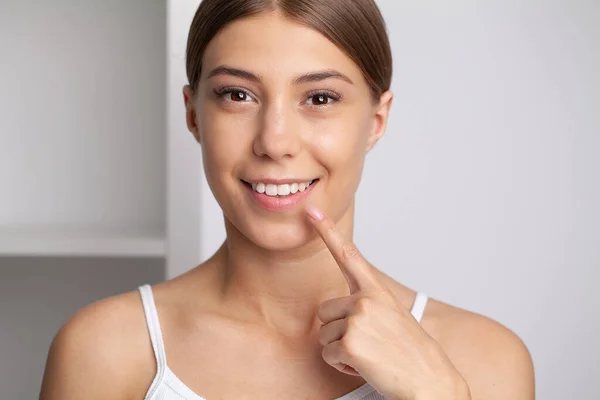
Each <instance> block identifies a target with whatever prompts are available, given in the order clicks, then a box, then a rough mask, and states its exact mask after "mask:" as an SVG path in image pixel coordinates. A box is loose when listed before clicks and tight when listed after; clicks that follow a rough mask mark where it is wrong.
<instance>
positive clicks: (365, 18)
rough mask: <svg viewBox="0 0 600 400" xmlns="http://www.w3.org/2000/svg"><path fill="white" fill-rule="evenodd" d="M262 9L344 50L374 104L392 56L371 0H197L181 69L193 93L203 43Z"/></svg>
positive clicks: (387, 75) (388, 74) (388, 80)
mask: <svg viewBox="0 0 600 400" xmlns="http://www.w3.org/2000/svg"><path fill="white" fill-rule="evenodd" d="M264 11H280V12H282V14H283V15H285V16H286V17H288V18H290V19H292V20H294V21H296V22H298V23H301V24H303V25H306V26H308V27H310V28H312V29H315V30H316V31H318V32H320V33H321V34H322V35H324V36H325V37H327V38H328V39H329V40H330V41H331V42H333V43H334V44H335V45H336V46H338V47H339V48H340V49H341V50H342V51H344V52H345V53H346V54H347V55H348V56H349V57H350V58H351V59H352V60H353V61H354V62H355V63H356V64H357V65H358V66H359V67H360V69H361V70H362V72H363V75H364V77H365V79H366V81H367V84H368V85H369V87H370V88H371V93H372V95H373V98H374V100H378V99H379V97H380V96H381V94H382V93H383V92H385V91H386V90H388V89H389V88H390V85H391V80H392V52H391V49H390V43H389V39H388V36H387V31H386V26H385V22H384V20H383V16H382V15H381V12H380V11H379V8H378V7H377V5H376V4H375V0H203V1H202V2H201V3H200V6H199V7H198V10H197V11H196V15H195V16H194V19H193V20H192V25H191V27H190V33H189V36H188V42H187V49H186V57H187V58H186V70H187V77H188V81H189V84H190V86H191V87H192V89H193V90H194V91H195V90H196V88H197V87H198V81H199V80H200V74H201V71H202V57H203V55H204V51H205V49H206V47H207V46H208V43H209V42H210V41H211V40H212V38H213V37H214V36H215V35H216V34H217V32H219V30H220V29H222V28H223V27H224V26H225V25H227V24H229V23H231V22H233V21H235V20H237V19H240V18H244V17H249V16H252V15H256V14H258V13H261V12H264Z"/></svg>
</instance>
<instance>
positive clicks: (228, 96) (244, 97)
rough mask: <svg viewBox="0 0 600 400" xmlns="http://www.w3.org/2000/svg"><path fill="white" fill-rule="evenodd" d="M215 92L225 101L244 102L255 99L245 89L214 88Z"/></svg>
mask: <svg viewBox="0 0 600 400" xmlns="http://www.w3.org/2000/svg"><path fill="white" fill-rule="evenodd" d="M214 92H215V94H216V95H217V97H219V99H221V100H223V101H231V102H234V103H243V102H246V101H253V100H254V98H253V97H252V96H250V94H248V92H246V91H245V90H242V89H236V88H231V87H223V88H218V89H215V90H214Z"/></svg>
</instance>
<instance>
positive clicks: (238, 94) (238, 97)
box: [230, 90, 246, 102]
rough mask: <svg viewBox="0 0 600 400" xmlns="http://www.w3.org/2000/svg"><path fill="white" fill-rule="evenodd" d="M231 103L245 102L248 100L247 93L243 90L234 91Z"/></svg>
mask: <svg viewBox="0 0 600 400" xmlns="http://www.w3.org/2000/svg"><path fill="white" fill-rule="evenodd" d="M230 95H231V101H238V102H239V101H244V100H246V93H244V92H242V91H241V90H232V91H231V93H230Z"/></svg>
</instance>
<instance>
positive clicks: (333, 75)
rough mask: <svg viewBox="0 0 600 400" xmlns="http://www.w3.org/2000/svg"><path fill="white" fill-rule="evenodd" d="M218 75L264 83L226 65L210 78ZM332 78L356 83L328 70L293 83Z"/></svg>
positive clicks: (214, 72)
mask: <svg viewBox="0 0 600 400" xmlns="http://www.w3.org/2000/svg"><path fill="white" fill-rule="evenodd" d="M218 75H229V76H235V77H238V78H242V79H246V80H248V81H252V82H256V83H261V82H262V79H261V77H260V76H258V75H256V74H253V73H252V72H249V71H245V70H243V69H239V68H233V67H229V66H226V65H221V66H219V67H217V68H215V69H213V70H212V71H210V73H209V74H208V78H212V77H214V76H218ZM331 78H334V79H341V80H343V81H346V82H348V83H349V84H351V85H354V82H352V79H350V78H349V77H348V76H346V75H344V74H342V73H341V72H339V71H336V70H334V69H326V70H322V71H314V72H309V73H306V74H302V75H300V76H298V77H296V78H294V80H293V82H294V84H296V85H298V84H301V83H310V82H320V81H324V80H326V79H331Z"/></svg>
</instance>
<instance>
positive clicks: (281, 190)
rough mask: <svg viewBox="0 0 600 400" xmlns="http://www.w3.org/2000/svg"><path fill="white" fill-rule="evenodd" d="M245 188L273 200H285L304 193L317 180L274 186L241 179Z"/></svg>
mask: <svg viewBox="0 0 600 400" xmlns="http://www.w3.org/2000/svg"><path fill="white" fill-rule="evenodd" d="M241 181H242V182H243V183H244V184H245V185H246V186H248V187H249V188H250V189H251V190H252V191H254V192H256V193H258V194H262V195H265V196H269V197H275V198H285V197H290V196H293V195H296V194H298V193H302V192H304V191H306V190H307V189H308V188H310V187H311V186H314V185H315V184H316V183H317V182H318V181H319V179H313V180H311V181H308V182H294V183H285V184H280V185H276V184H273V183H263V182H253V183H250V182H246V181H244V180H243V179H242V180H241Z"/></svg>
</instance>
